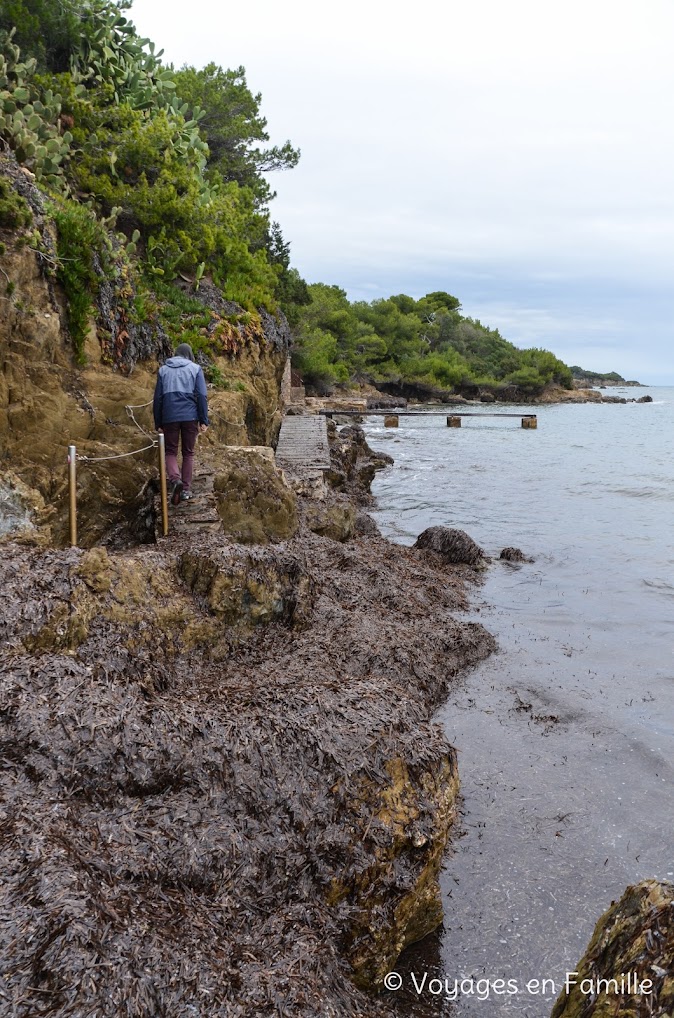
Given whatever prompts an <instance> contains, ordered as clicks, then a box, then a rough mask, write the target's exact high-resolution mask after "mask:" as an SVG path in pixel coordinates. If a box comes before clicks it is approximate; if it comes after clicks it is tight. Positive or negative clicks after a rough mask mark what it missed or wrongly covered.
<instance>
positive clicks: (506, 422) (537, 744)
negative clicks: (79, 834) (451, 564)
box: [365, 388, 674, 1018]
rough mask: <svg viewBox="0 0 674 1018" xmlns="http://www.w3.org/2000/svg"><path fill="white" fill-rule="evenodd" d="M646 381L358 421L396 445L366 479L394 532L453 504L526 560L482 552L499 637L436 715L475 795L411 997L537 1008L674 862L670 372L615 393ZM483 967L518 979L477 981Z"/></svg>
mask: <svg viewBox="0 0 674 1018" xmlns="http://www.w3.org/2000/svg"><path fill="white" fill-rule="evenodd" d="M646 393H649V394H650V395H652V396H653V400H654V402H653V403H650V404H627V405H612V404H607V405H595V404H581V405H567V406H563V405H559V406H550V407H522V408H519V407H518V408H512V407H500V408H493V407H489V406H485V407H484V410H485V411H490V412H494V411H495V410H496V411H497V412H498V411H501V412H503V413H507V412H513V410H515V409H517V410H520V409H521V410H522V411H523V412H526V411H527V410H528V411H530V412H531V411H534V412H536V413H537V414H538V430H536V431H528V430H523V429H522V428H521V427H520V422H519V420H518V419H517V418H506V417H504V418H503V419H501V420H499V419H498V418H494V417H487V416H485V417H481V418H468V419H464V422H463V427H462V428H461V429H449V428H447V427H446V426H445V420H444V417H432V416H429V417H428V418H419V417H414V418H405V417H401V418H400V427H399V428H398V429H397V430H395V429H387V428H386V429H385V428H384V427H383V426H382V421H381V418H372V417H371V418H368V419H367V421H366V425H365V430H366V434H367V437H368V440H369V441H370V444H371V445H372V446H373V447H375V448H377V449H380V450H383V451H385V452H388V453H390V454H391V455H392V456H393V457H394V459H395V465H394V466H393V467H391V468H389V469H388V470H387V471H385V472H384V473H382V474H380V475H379V476H378V479H377V480H376V482H375V485H374V489H373V490H374V493H375V494H376V496H377V498H378V511H377V512H376V514H375V516H376V518H377V522H378V523H379V526H380V527H381V529H382V531H383V532H384V533H385V534H386V535H387V536H389V537H391V538H393V539H394V540H397V541H400V542H402V543H404V544H411V543H413V541H414V540H415V538H416V536H417V535H418V534H419V533H420V532H421V531H422V530H424V529H425V528H426V527H429V526H432V525H435V524H442V525H445V526H450V527H459V528H462V529H464V530H466V531H468V533H469V534H470V535H471V537H473V538H474V539H475V540H476V541H477V542H478V543H479V544H481V545H482V546H483V547H484V548H485V550H486V551H487V552H488V553H489V554H490V555H495V556H498V553H499V551H500V549H501V548H503V547H504V546H506V545H517V546H518V547H520V548H521V549H522V550H523V551H524V552H525V553H526V554H527V555H531V556H532V557H533V558H534V559H535V562H534V563H533V564H530V565H523V566H521V567H513V566H510V565H507V564H505V563H501V562H498V561H495V562H494V563H493V564H492V565H491V566H490V568H489V571H488V573H487V575H486V580H485V583H484V585H483V586H482V587H481V588H478V590H477V591H476V593H475V597H474V608H473V611H472V612H471V614H470V615H469V616H468V617H474V618H477V619H480V620H481V621H482V622H483V623H484V625H485V626H486V627H487V629H489V630H490V631H491V632H492V633H493V634H494V635H495V636H496V637H497V639H498V641H499V645H500V650H499V652H498V653H497V654H495V655H494V656H493V657H491V658H490V659H489V660H488V661H487V662H485V663H484V664H483V665H481V666H480V667H479V668H478V669H476V670H475V671H474V672H472V673H471V674H469V675H468V676H466V677H464V679H463V680H462V682H461V684H460V687H459V688H458V689H457V690H456V691H455V692H454V693H453V695H452V696H451V697H450V699H449V701H448V702H447V704H446V705H445V706H443V708H442V709H441V710H440V711H439V713H438V716H437V720H438V721H439V723H441V724H442V725H443V726H444V727H445V730H446V732H447V735H448V737H449V738H450V740H451V741H452V742H453V744H454V745H455V746H456V747H457V749H458V751H459V767H460V773H461V779H462V790H463V797H464V811H463V816H462V818H461V823H460V827H459V829H458V831H457V832H455V837H454V842H453V847H452V850H451V852H450V854H449V855H448V858H447V860H446V864H445V870H444V874H443V880H442V883H443V893H444V897H445V902H444V905H445V925H444V930H443V932H442V935H441V937H440V938H435V939H433V938H430V939H429V940H427V941H426V942H425V943H424V944H423V945H422V946H421V948H420V949H419V948H417V949H416V950H414V952H413V953H411V954H410V956H409V957H408V958H407V959H405V960H404V961H403V962H402V963H401V964H400V965H399V967H398V971H399V972H400V974H401V976H402V978H403V988H402V990H401V991H400V992H399V993H398V994H396V995H393V994H392V995H391V997H392V998H393V997H394V996H395V998H396V999H397V1000H398V1002H399V1004H400V1007H401V1012H403V1011H406V1012H407V1013H410V1012H411V1013H413V1014H416V1015H426V1014H439V1013H442V1014H444V1013H447V1014H452V1015H459V1016H464V1015H465V1016H473V1015H483V1016H485V1018H486V1016H490V1018H491V1016H496V1018H499V1016H501V1015H521V1016H529V1018H544V1016H547V1015H549V1014H550V1009H551V1005H552V1001H553V1000H554V998H555V996H556V992H558V991H559V989H560V988H561V984H562V983H563V980H564V974H565V973H566V972H567V971H571V970H573V969H574V967H575V964H576V963H577V961H578V959H579V958H580V956H581V955H582V953H583V952H584V950H585V947H586V946H587V943H588V941H589V939H590V936H591V934H592V930H593V928H594V924H595V922H596V920H597V919H598V917H599V916H600V915H601V913H602V912H603V911H604V910H605V909H606V908H607V907H608V905H609V904H610V902H611V901H612V900H613V899H615V898H616V897H619V896H620V895H621V894H622V892H623V890H624V889H625V887H626V886H627V885H628V884H629V883H632V882H634V881H636V880H640V879H643V878H645V877H658V878H669V879H672V877H673V876H674V839H673V837H672V832H673V831H674V795H673V794H672V792H673V779H674V388H649V389H626V390H624V391H621V390H615V389H611V390H609V391H608V393H607V394H610V395H624V396H627V397H633V396H641V395H644V394H646ZM466 409H470V410H475V409H478V410H479V409H480V408H475V407H469V408H466ZM457 834H458V836H457ZM424 972H428V978H427V982H426V984H425V986H424V989H423V990H421V991H420V992H417V989H416V986H415V980H416V984H417V985H421V979H422V977H423V974H424ZM412 973H414V977H415V980H413V979H412ZM432 977H440V978H442V979H444V978H446V979H447V980H449V984H448V985H449V989H450V991H451V990H452V989H453V984H454V980H455V979H456V980H461V979H467V978H470V977H473V979H474V980H475V982H474V983H473V986H474V992H472V993H471V992H470V984H469V983H464V990H466V991H468V992H464V993H463V994H462V995H460V997H459V999H458V1001H456V1002H454V1003H448V1002H447V999H446V997H447V994H446V993H445V991H444V989H443V991H442V992H439V991H438V988H439V984H438V983H437V982H436V983H433V984H432V988H433V990H434V991H436V992H430V991H429V989H428V979H430V978H432ZM478 979H480V980H484V979H489V980H492V981H493V980H498V979H505V980H508V979H512V980H514V981H515V984H516V986H517V992H510V993H496V992H494V990H493V989H492V988H489V990H488V996H487V990H486V989H485V984H484V983H481V984H480V992H479V993H478V990H477V986H478V984H477V982H476V981H477V980H478ZM533 979H539V980H543V979H547V980H552V981H553V982H554V985H555V991H556V992H554V991H553V989H552V986H551V984H550V983H548V984H547V985H546V987H545V992H536V988H535V986H533V984H532V987H533V988H532V989H527V987H526V985H525V984H526V983H527V982H529V981H530V980H533ZM513 985H514V984H511V987H510V989H511V990H512V989H513ZM499 988H500V987H499ZM541 990H542V987H541ZM451 995H452V994H451V993H450V996H451ZM480 997H482V998H484V999H479V998H480Z"/></svg>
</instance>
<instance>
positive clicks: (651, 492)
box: [604, 488, 674, 501]
mask: <svg viewBox="0 0 674 1018" xmlns="http://www.w3.org/2000/svg"><path fill="white" fill-rule="evenodd" d="M604 491H608V492H610V493H611V494H613V495H624V496H625V498H656V499H660V500H663V501H667V500H671V499H674V491H671V490H667V491H665V490H664V489H663V488H604Z"/></svg>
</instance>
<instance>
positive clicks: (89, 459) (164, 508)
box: [68, 404, 169, 548]
mask: <svg viewBox="0 0 674 1018" xmlns="http://www.w3.org/2000/svg"><path fill="white" fill-rule="evenodd" d="M146 405H147V404H146ZM133 409H134V410H137V409H138V407H134V408H133ZM149 449H157V451H158V458H159V487H160V490H161V515H162V533H163V536H164V537H167V536H168V532H169V522H168V520H169V518H168V495H167V490H166V446H165V441H164V435H163V434H159V435H158V436H157V438H156V439H153V440H152V442H151V443H150V444H149V445H146V446H143V448H142V449H131V450H130V451H129V452H120V453H115V454H113V455H110V456H82V455H79V454H78V452H77V447H76V446H74V445H69V446H68V496H69V506H70V513H69V516H70V521H69V522H70V546H71V548H76V547H77V462H78V460H79V462H80V463H101V462H103V461H104V460H121V459H126V458H127V457H128V456H138V455H140V453H143V452H147V451H148V450H149Z"/></svg>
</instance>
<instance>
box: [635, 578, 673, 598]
mask: <svg viewBox="0 0 674 1018" xmlns="http://www.w3.org/2000/svg"><path fill="white" fill-rule="evenodd" d="M641 582H642V583H643V585H644V587H648V588H649V589H650V590H654V591H656V593H658V594H664V596H665V597H674V584H672V583H668V582H667V580H658V579H655V580H642V581H641Z"/></svg>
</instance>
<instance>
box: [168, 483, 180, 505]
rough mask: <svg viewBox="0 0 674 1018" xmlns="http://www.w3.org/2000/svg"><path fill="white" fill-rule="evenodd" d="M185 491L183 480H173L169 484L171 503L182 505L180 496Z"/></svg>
mask: <svg viewBox="0 0 674 1018" xmlns="http://www.w3.org/2000/svg"><path fill="white" fill-rule="evenodd" d="M182 493H183V482H182V481H171V483H170V484H169V499H170V502H171V505H180V496H181V495H182Z"/></svg>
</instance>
